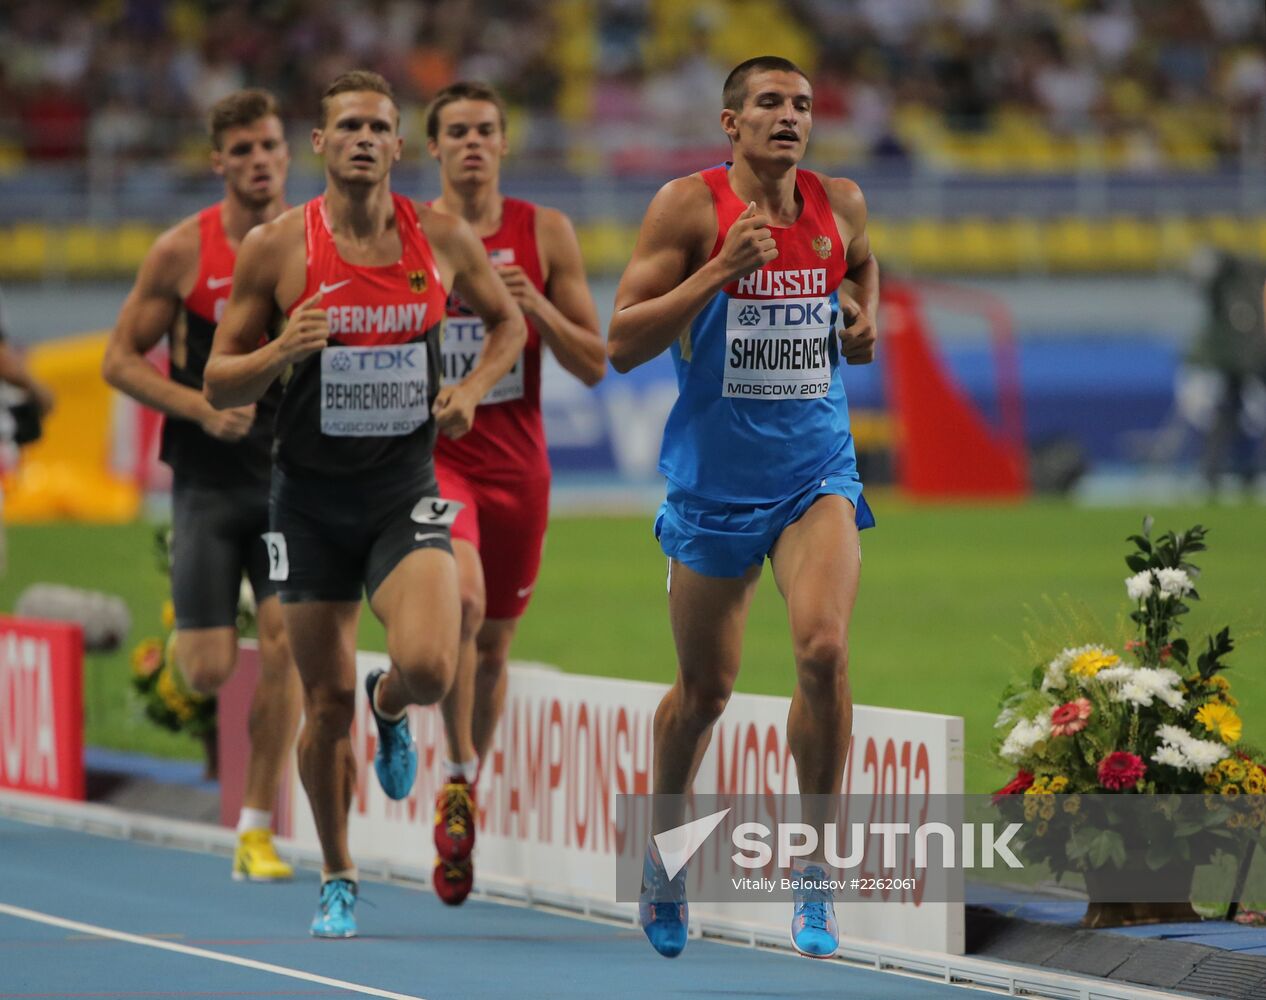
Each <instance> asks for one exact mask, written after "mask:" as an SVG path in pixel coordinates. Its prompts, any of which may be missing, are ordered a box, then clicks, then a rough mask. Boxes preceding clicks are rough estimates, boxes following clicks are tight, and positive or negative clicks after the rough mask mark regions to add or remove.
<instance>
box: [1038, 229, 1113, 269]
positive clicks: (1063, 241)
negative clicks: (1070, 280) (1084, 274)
mask: <svg viewBox="0 0 1266 1000" xmlns="http://www.w3.org/2000/svg"><path fill="white" fill-rule="evenodd" d="M1099 228H1100V227H1096V226H1094V225H1092V224H1091V223H1090V222H1088V221H1087V220H1086V219H1081V218H1076V217H1069V218H1063V219H1056V220H1054V221H1052V222H1049V223H1047V225H1046V227H1045V232H1044V235H1043V240H1042V249H1043V251H1044V253H1045V258H1046V264H1047V267H1049V268H1050V270H1052V271H1089V270H1097V269H1099V268H1101V267H1102V266H1103V265H1104V263H1105V260H1106V259H1107V254H1106V252H1105V249H1106V248H1105V246H1104V240H1103V234H1102V232H1098V231H1097V229H1099Z"/></svg>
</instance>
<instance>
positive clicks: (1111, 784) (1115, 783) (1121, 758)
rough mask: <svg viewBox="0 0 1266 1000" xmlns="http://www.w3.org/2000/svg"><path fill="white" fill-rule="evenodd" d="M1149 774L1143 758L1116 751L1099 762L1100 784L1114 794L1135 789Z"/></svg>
mask: <svg viewBox="0 0 1266 1000" xmlns="http://www.w3.org/2000/svg"><path fill="white" fill-rule="evenodd" d="M1146 772H1147V765H1146V764H1144V763H1143V760H1142V758H1141V757H1138V756H1136V755H1135V754H1132V753H1126V752H1125V751H1124V750H1115V751H1113V752H1112V753H1110V754H1108V756H1106V757H1104V758H1103V760H1101V761H1100V762H1099V784H1101V785H1103V787H1104V788H1107V789H1110V790H1111V791H1114V792H1119V791H1121V790H1122V789H1125V788H1133V787H1134V786H1135V785H1137V784H1138V783H1139V779H1140V778H1142V777H1143V775H1144V774H1145V773H1146Z"/></svg>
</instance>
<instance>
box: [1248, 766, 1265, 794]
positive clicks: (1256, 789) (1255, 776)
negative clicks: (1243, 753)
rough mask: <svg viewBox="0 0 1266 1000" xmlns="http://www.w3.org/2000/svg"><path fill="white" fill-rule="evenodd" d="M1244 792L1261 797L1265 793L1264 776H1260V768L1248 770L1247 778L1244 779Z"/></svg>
mask: <svg viewBox="0 0 1266 1000" xmlns="http://www.w3.org/2000/svg"><path fill="white" fill-rule="evenodd" d="M1244 790H1245V791H1246V792H1248V793H1249V794H1250V795H1261V794H1262V793H1263V792H1266V774H1262V769H1261V768H1260V767H1250V768H1249V769H1248V776H1247V777H1246V778H1245V779H1244Z"/></svg>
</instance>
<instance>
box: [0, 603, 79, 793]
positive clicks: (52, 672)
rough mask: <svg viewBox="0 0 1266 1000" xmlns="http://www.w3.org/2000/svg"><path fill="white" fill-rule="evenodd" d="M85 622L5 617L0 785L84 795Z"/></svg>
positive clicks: (0, 632) (0, 661) (0, 620)
mask: <svg viewBox="0 0 1266 1000" xmlns="http://www.w3.org/2000/svg"><path fill="white" fill-rule="evenodd" d="M83 676H84V639H83V631H82V629H80V627H79V626H78V625H68V624H66V623H64V622H45V621H36V620H34V619H28V618H12V617H10V616H8V615H0V788H13V789H17V790H18V791H22V792H38V793H40V794H43V795H54V796H56V797H57V798H62V799H78V800H82V799H83V798H84V694H83Z"/></svg>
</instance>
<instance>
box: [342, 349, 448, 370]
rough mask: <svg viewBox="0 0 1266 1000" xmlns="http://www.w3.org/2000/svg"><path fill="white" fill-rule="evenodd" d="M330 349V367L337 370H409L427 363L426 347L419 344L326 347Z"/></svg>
mask: <svg viewBox="0 0 1266 1000" xmlns="http://www.w3.org/2000/svg"><path fill="white" fill-rule="evenodd" d="M326 350H327V351H329V354H330V357H329V367H330V370H331V371H336V372H350V371H361V372H389V371H409V370H417V369H418V368H421V367H422V366H423V365H424V364H425V363H426V360H425V357H424V355H425V348H423V347H420V346H419V345H417V344H409V345H406V346H404V347H375V348H371V349H369V350H366V349H364V348H350V349H347V348H345V349H342V350H340V349H339V348H337V347H329V348H326Z"/></svg>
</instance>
